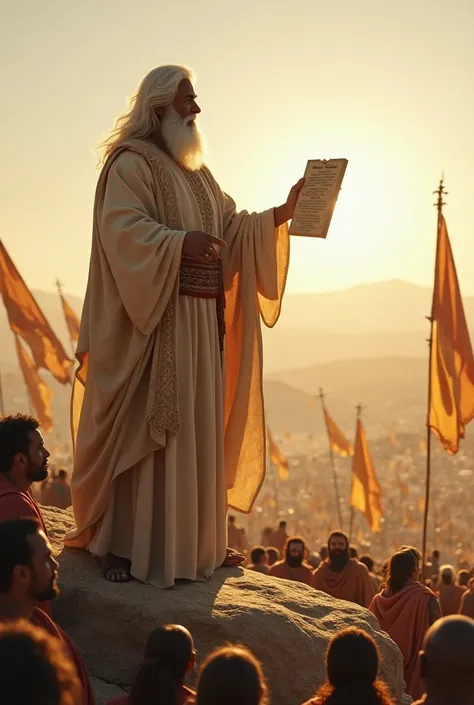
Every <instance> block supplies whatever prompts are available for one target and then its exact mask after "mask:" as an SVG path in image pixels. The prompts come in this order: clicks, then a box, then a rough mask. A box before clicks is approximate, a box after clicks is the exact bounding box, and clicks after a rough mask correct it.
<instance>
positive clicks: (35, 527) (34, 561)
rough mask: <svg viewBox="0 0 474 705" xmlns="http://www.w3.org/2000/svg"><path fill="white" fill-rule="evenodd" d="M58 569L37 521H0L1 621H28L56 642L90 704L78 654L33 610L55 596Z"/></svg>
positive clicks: (45, 617) (85, 702) (42, 614)
mask: <svg viewBox="0 0 474 705" xmlns="http://www.w3.org/2000/svg"><path fill="white" fill-rule="evenodd" d="M58 567H59V566H58V563H57V561H56V559H55V558H54V556H53V554H52V550H51V546H50V544H49V541H48V539H47V537H46V534H45V533H44V531H42V530H41V525H40V523H39V522H38V521H37V520H36V519H16V520H14V521H2V522H0V622H9V621H13V620H18V619H27V620H29V622H30V623H31V624H33V625H34V626H35V627H41V629H44V631H45V632H47V633H48V634H49V635H50V636H53V637H55V638H56V639H58V640H59V641H60V642H61V644H62V646H63V649H64V653H65V654H66V656H67V657H68V658H69V660H70V661H71V662H72V663H73V664H74V666H75V668H76V672H77V676H78V678H79V680H80V682H81V685H82V698H81V705H93V703H94V696H93V693H92V688H91V684H90V681H89V677H88V675H87V670H86V667H85V665H84V662H83V661H82V658H81V656H80V654H79V652H78V651H77V649H76V647H75V646H74V644H73V643H72V641H71V640H70V639H69V637H68V636H67V635H66V634H65V632H63V631H62V629H60V627H58V626H57V625H56V624H55V623H54V622H53V621H52V620H51V619H50V618H49V617H48V615H47V614H46V613H45V612H43V611H42V610H41V609H39V607H36V605H37V604H38V602H41V601H44V600H52V599H54V598H55V597H56V596H57V595H58V593H59V589H58V585H57V580H58ZM0 693H1V689H0Z"/></svg>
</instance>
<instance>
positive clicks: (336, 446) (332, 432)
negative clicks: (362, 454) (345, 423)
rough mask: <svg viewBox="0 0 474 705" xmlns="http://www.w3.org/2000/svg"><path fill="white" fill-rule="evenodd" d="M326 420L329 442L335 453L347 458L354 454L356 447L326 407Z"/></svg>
mask: <svg viewBox="0 0 474 705" xmlns="http://www.w3.org/2000/svg"><path fill="white" fill-rule="evenodd" d="M323 411H324V421H325V422H326V429H327V432H328V436H329V443H330V444H331V448H332V449H333V451H334V453H338V455H342V457H343V458H347V456H349V455H354V449H353V447H352V446H351V444H350V443H349V441H348V440H347V438H346V437H345V435H344V434H343V432H342V431H341V429H340V428H339V426H338V425H337V424H336V422H335V421H334V419H333V418H332V417H331V415H330V413H329V411H328V410H327V409H326V408H324V409H323Z"/></svg>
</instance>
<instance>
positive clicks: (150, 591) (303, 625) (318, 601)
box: [43, 507, 404, 705]
mask: <svg viewBox="0 0 474 705" xmlns="http://www.w3.org/2000/svg"><path fill="white" fill-rule="evenodd" d="M43 511H44V517H45V520H46V524H47V526H48V531H49V534H50V539H51V541H52V543H53V547H54V550H55V553H56V554H58V555H59V560H60V565H61V567H60V583H61V596H60V597H59V598H58V599H57V600H56V601H55V604H54V611H55V617H56V619H57V621H58V623H59V624H61V625H62V626H63V628H64V629H66V631H67V632H69V633H70V634H71V636H72V637H73V639H74V640H75V642H76V644H77V646H78V647H79V649H80V651H81V653H82V655H83V657H84V659H85V661H86V663H87V666H88V668H89V672H90V673H91V675H92V676H93V677H95V678H98V679H100V680H101V681H102V682H105V683H107V684H116V685H118V686H122V687H123V686H127V685H128V684H129V683H130V680H131V677H132V674H133V672H134V670H135V669H136V667H137V665H138V664H139V663H140V661H141V658H142V652H143V646H144V643H145V640H146V638H147V636H148V634H149V633H150V632H151V630H152V629H153V628H154V627H156V626H158V625H160V624H164V623H167V622H178V623H180V624H183V625H185V626H186V627H188V628H189V629H190V631H191V632H192V634H193V636H194V638H195V641H196V647H197V651H198V661H201V660H202V658H203V657H205V656H206V654H207V653H208V652H209V651H210V650H211V649H213V648H214V647H216V646H218V645H221V644H224V643H226V642H237V643H243V644H245V645H247V646H248V647H249V648H251V649H252V651H253V652H254V653H255V654H256V655H257V657H258V658H259V659H260V660H261V661H262V663H263V666H264V670H265V674H266V676H267V678H268V681H269V686H270V691H271V702H272V703H273V705H300V703H302V702H304V701H305V700H306V699H308V698H309V697H311V695H312V694H313V693H314V691H315V689H316V688H317V686H318V685H319V684H321V682H322V681H323V680H324V675H325V673H324V654H325V650H326V647H327V643H328V640H329V639H330V638H331V637H332V635H333V634H335V632H337V631H338V630H340V629H343V628H345V627H348V626H357V627H360V628H362V629H364V630H366V631H367V632H368V633H370V634H372V636H373V637H374V638H375V640H376V641H377V644H378V646H379V648H380V651H381V654H382V657H383V664H382V676H383V678H384V679H385V681H386V682H387V683H388V685H389V686H390V688H391V689H392V691H393V693H394V695H395V696H396V697H397V699H398V700H399V701H401V700H402V697H403V689H404V682H403V664H402V656H401V654H400V652H399V650H398V648H397V646H396V645H395V644H394V643H393V642H392V641H391V640H390V639H389V637H388V636H387V635H386V634H385V633H384V632H382V631H380V629H379V626H378V623H377V621H376V619H375V618H374V617H373V615H371V614H370V613H369V612H368V611H366V610H364V609H362V608H360V607H358V606H356V605H352V604H350V603H347V602H340V601H337V600H333V599H332V598H330V597H328V596H327V595H324V594H322V593H320V592H316V591H315V590H312V589H311V588H309V587H307V586H305V585H300V584H295V583H289V582H287V581H282V580H276V579H273V578H269V577H266V576H263V575H260V574H257V573H253V572H251V571H247V570H243V569H221V570H218V571H217V572H216V573H215V574H214V576H213V577H212V578H211V580H209V581H208V582H206V583H183V584H179V585H177V586H176V587H174V588H173V589H170V590H157V589H156V588H154V587H151V586H148V585H143V584H141V583H138V582H131V583H128V584H122V585H120V584H114V583H108V582H106V581H105V580H103V578H102V577H101V574H100V571H99V567H98V564H97V563H96V562H95V560H94V559H93V558H91V557H90V556H88V555H87V554H86V553H84V552H80V551H74V550H63V546H62V541H63V536H64V533H65V532H66V531H68V530H69V529H70V528H71V527H72V526H73V519H72V516H71V514H70V513H69V512H64V511H61V510H59V509H57V510H56V509H52V508H48V507H47V508H44V510H43Z"/></svg>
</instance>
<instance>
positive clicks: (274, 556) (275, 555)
mask: <svg viewBox="0 0 474 705" xmlns="http://www.w3.org/2000/svg"><path fill="white" fill-rule="evenodd" d="M267 556H268V565H269V566H272V565H275V563H276V562H277V561H279V560H280V551H279V550H278V548H274V547H273V546H269V548H267Z"/></svg>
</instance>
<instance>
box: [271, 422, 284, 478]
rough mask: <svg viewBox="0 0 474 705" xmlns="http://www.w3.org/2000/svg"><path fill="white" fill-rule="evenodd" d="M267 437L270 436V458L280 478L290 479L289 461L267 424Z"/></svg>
mask: <svg viewBox="0 0 474 705" xmlns="http://www.w3.org/2000/svg"><path fill="white" fill-rule="evenodd" d="M267 438H268V454H269V456H270V460H271V462H272V463H273V465H275V467H276V468H277V470H278V477H279V478H280V480H283V481H285V480H288V475H289V472H288V461H287V459H286V458H285V456H284V455H283V453H282V452H281V450H280V449H279V447H278V446H277V444H276V443H275V439H274V438H273V435H272V432H271V431H270V429H269V428H268V426H267Z"/></svg>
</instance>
